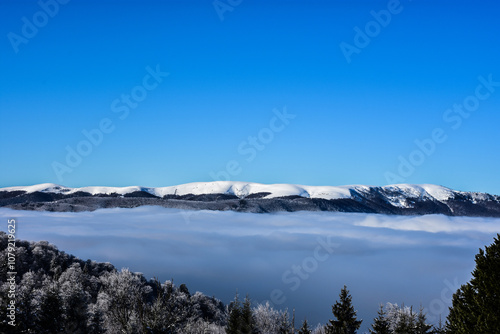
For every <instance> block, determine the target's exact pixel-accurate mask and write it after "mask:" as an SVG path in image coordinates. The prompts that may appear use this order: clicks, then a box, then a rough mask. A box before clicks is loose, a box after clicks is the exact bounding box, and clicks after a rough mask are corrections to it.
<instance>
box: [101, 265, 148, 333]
mask: <svg viewBox="0 0 500 334" xmlns="http://www.w3.org/2000/svg"><path fill="white" fill-rule="evenodd" d="M101 282H102V289H101V291H100V292H99V295H98V297H97V301H98V306H99V307H100V308H101V310H102V311H103V313H104V315H105V321H106V326H107V328H108V329H110V330H111V331H110V333H114V332H116V333H138V332H141V331H142V325H143V321H142V320H143V304H144V297H145V295H146V294H147V293H148V292H149V289H150V287H149V286H147V287H146V286H145V284H144V282H143V281H142V280H141V277H140V276H139V275H137V274H134V273H131V272H130V271H129V270H128V269H122V270H121V271H120V272H112V273H107V274H105V275H103V276H102V277H101Z"/></svg>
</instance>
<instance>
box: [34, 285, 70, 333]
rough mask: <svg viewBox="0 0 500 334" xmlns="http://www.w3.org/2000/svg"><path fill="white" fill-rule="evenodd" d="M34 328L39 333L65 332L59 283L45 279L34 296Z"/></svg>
mask: <svg viewBox="0 0 500 334" xmlns="http://www.w3.org/2000/svg"><path fill="white" fill-rule="evenodd" d="M34 299H35V300H34V304H35V305H36V308H35V312H34V314H35V323H34V326H33V327H34V329H35V332H36V333H39V334H45V333H47V334H58V333H65V330H64V323H63V320H64V319H63V311H64V310H63V302H62V300H61V297H60V296H59V284H58V283H57V282H53V281H51V280H50V279H49V278H47V279H45V281H44V283H43V285H42V288H41V289H39V290H38V291H37V292H36V293H35V296H34Z"/></svg>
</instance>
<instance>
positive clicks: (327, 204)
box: [0, 181, 500, 216]
mask: <svg viewBox="0 0 500 334" xmlns="http://www.w3.org/2000/svg"><path fill="white" fill-rule="evenodd" d="M34 203H36V205H35V204H34ZM40 203H42V204H40ZM201 203H203V204H201ZM140 205H162V206H167V207H180V208H188V209H209V210H235V211H250V212H270V211H271V212H272V211H299V210H324V211H345V212H375V213H389V214H390V213H392V214H422V213H444V214H449V215H488V216H491V215H493V216H496V215H497V214H498V215H499V216H500V197H499V196H496V195H490V194H486V193H476V192H463V191H456V190H452V189H450V188H446V187H443V186H437V185H432V184H422V185H414V184H395V185H388V186H383V187H377V186H365V185H349V186H336V187H335V186H303V185H294V184H260V183H251V182H238V181H215V182H194V183H187V184H181V185H177V186H170V187H157V188H152V187H140V186H130V187H99V186H97V187H82V188H68V187H64V186H61V185H57V184H52V183H44V184H38V185H33V186H24V187H23V186H18V187H6V188H0V206H7V207H12V208H15V209H35V210H38V209H40V210H46V209H47V210H49V209H50V210H55V211H73V210H75V211H82V210H92V209H96V208H100V207H134V206H140ZM497 211H498V213H497Z"/></svg>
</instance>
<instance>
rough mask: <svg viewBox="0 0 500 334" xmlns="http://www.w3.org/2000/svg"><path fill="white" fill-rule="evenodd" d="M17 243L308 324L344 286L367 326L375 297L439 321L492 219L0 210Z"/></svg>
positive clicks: (320, 318) (326, 314)
mask: <svg viewBox="0 0 500 334" xmlns="http://www.w3.org/2000/svg"><path fill="white" fill-rule="evenodd" d="M0 217H2V219H3V221H4V222H5V224H4V226H5V228H3V230H6V228H7V218H16V219H17V238H18V239H25V240H30V241H38V240H47V241H49V242H50V243H53V244H55V245H56V246H57V247H58V248H59V249H60V250H63V251H65V252H67V253H70V254H74V255H75V256H77V257H79V258H81V259H84V260H86V259H89V258H90V259H92V260H96V261H101V262H111V263H112V264H113V265H115V266H116V267H117V268H118V269H120V268H122V267H127V268H130V270H131V271H135V272H142V273H143V274H144V275H145V276H146V278H148V279H149V278H152V277H158V278H160V279H161V280H162V281H164V280H169V279H173V280H174V283H176V284H181V283H186V284H187V286H188V288H189V289H190V291H191V292H195V291H202V292H203V293H205V294H207V295H215V296H216V297H217V298H219V299H221V300H222V301H223V302H225V303H228V302H229V301H230V300H232V298H233V297H234V295H235V293H236V291H238V292H239V294H240V295H242V297H243V296H244V295H245V294H247V293H248V294H249V295H250V297H251V298H252V300H253V301H254V302H263V301H265V300H269V301H270V303H271V304H272V305H273V306H274V307H276V308H282V309H284V308H288V309H289V310H292V309H293V308H295V311H296V318H297V321H296V324H297V323H300V322H301V321H302V320H303V318H304V317H307V318H308V320H309V321H310V322H311V323H313V324H316V323H318V322H321V323H325V322H326V321H327V320H328V319H330V318H331V317H332V314H331V305H332V304H333V303H334V302H335V300H336V299H337V298H338V294H339V292H340V289H341V288H342V286H343V285H344V284H346V285H347V287H348V289H349V290H350V292H351V294H352V296H353V304H354V306H355V308H356V309H357V310H358V316H359V318H361V319H363V320H364V322H363V325H362V329H363V330H367V328H368V326H369V325H370V324H371V323H372V319H373V318H374V317H375V316H376V311H377V309H378V305H379V304H380V303H386V302H392V303H398V304H401V303H404V304H405V305H414V306H415V307H416V308H418V307H419V306H420V305H422V306H423V307H425V308H426V311H427V313H428V319H429V320H430V321H432V322H437V321H438V320H439V315H440V314H442V316H443V320H444V317H445V316H446V314H447V308H448V306H450V305H451V295H452V293H453V292H454V291H455V290H456V289H457V288H458V287H459V286H460V284H463V283H465V282H467V281H468V280H469V279H470V277H471V274H470V273H471V271H472V270H473V268H474V265H475V263H474V255H475V254H476V253H477V252H478V249H479V248H480V247H481V248H484V246H485V245H489V244H491V243H492V242H493V238H494V237H495V236H496V233H498V232H500V219H498V218H497V219H493V218H470V217H447V216H442V215H427V216H386V215H378V214H357V213H334V212H294V213H273V214H253V213H237V212H226V211H225V212H220V211H182V210H177V209H166V208H161V207H139V208H134V209H121V208H115V209H102V210H97V211H94V212H81V213H68V212H36V211H14V210H10V209H0Z"/></svg>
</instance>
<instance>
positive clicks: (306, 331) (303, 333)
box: [299, 319, 312, 334]
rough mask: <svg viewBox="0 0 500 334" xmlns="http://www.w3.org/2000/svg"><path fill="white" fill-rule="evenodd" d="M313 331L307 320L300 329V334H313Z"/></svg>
mask: <svg viewBox="0 0 500 334" xmlns="http://www.w3.org/2000/svg"><path fill="white" fill-rule="evenodd" d="M311 332H312V330H311V329H310V328H309V324H308V323H307V319H304V322H303V323H302V327H300V329H299V334H311Z"/></svg>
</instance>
